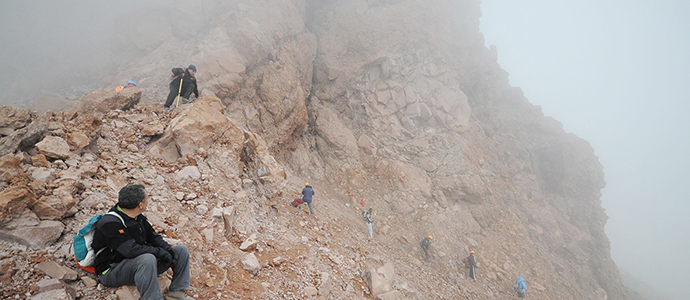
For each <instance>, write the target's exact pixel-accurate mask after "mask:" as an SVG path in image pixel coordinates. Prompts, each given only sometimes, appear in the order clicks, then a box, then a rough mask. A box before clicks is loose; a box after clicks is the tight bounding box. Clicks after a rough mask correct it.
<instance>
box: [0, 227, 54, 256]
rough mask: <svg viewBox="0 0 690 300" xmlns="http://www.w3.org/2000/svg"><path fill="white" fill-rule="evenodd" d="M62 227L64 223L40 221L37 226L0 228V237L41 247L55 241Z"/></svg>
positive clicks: (36, 247) (35, 247)
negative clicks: (11, 228)
mask: <svg viewBox="0 0 690 300" xmlns="http://www.w3.org/2000/svg"><path fill="white" fill-rule="evenodd" d="M64 229H65V225H64V224H62V222H58V221H42V222H41V223H40V224H39V225H37V226H29V227H21V228H16V229H13V230H0V238H2V239H8V240H11V241H15V242H17V243H20V244H23V245H26V246H29V247H31V248H33V249H43V248H45V247H47V246H49V245H52V244H53V243H54V242H55V241H57V239H58V238H60V235H62V231H63V230H64Z"/></svg>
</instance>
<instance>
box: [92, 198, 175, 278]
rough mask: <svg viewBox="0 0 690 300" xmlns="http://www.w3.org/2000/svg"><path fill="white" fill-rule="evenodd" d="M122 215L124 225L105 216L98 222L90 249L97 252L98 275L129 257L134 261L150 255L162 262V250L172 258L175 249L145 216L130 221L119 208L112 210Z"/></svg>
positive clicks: (111, 217)
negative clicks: (145, 254) (146, 254)
mask: <svg viewBox="0 0 690 300" xmlns="http://www.w3.org/2000/svg"><path fill="white" fill-rule="evenodd" d="M110 211H114V212H116V213H117V214H119V215H120V216H121V217H122V219H123V220H124V221H125V225H126V227H125V225H122V222H121V221H120V220H119V219H118V218H117V217H116V216H112V215H108V214H106V215H104V216H103V217H101V219H100V220H98V222H97V223H96V231H95V232H94V236H93V242H92V243H91V246H92V247H93V249H94V250H95V251H96V252H98V251H99V250H100V249H102V248H105V250H103V251H102V252H100V253H99V254H98V255H97V256H96V261H95V262H94V268H95V269H96V274H102V273H103V271H105V270H107V269H108V268H110V265H111V264H112V263H119V262H121V261H122V260H124V259H127V258H135V257H137V256H139V255H142V254H144V253H151V254H153V255H155V256H156V257H158V258H159V259H160V256H159V255H160V253H161V251H167V252H169V253H170V254H171V255H172V253H173V252H172V247H171V246H170V244H168V243H167V242H166V241H164V240H163V237H162V236H161V235H160V234H158V233H157V232H156V231H155V230H153V227H152V226H151V224H150V223H149V222H148V219H146V217H145V216H144V215H142V214H140V215H139V216H137V217H136V218H130V217H129V216H128V215H127V214H125V213H124V212H123V211H121V210H120V209H118V207H117V205H116V206H114V207H113V208H111V209H110Z"/></svg>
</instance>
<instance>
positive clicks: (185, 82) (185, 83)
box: [163, 65, 199, 110]
mask: <svg viewBox="0 0 690 300" xmlns="http://www.w3.org/2000/svg"><path fill="white" fill-rule="evenodd" d="M172 73H173V76H174V77H173V79H172V81H170V94H168V99H167V100H166V101H165V105H164V106H163V107H164V108H165V109H166V110H171V109H172V108H170V106H171V105H173V102H174V101H175V98H177V95H178V93H179V95H180V98H181V99H180V101H181V102H182V103H189V102H191V100H189V97H191V96H192V93H194V96H195V97H196V98H199V90H198V89H197V82H196V77H194V75H196V66H194V65H189V67H187V69H184V68H173V69H172ZM180 81H182V87H181V88H180Z"/></svg>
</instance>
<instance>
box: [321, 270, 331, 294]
mask: <svg viewBox="0 0 690 300" xmlns="http://www.w3.org/2000/svg"><path fill="white" fill-rule="evenodd" d="M330 293H331V275H330V274H329V273H328V272H321V283H320V284H319V295H321V296H324V297H328V295H329V294H330Z"/></svg>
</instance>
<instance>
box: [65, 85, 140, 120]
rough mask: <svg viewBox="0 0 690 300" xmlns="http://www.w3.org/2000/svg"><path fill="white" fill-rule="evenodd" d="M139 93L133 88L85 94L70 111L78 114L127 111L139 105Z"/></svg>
mask: <svg viewBox="0 0 690 300" xmlns="http://www.w3.org/2000/svg"><path fill="white" fill-rule="evenodd" d="M140 99H141V91H140V90H139V89H137V88H136V87H135V88H128V89H124V90H122V91H119V92H115V91H106V90H101V91H94V92H91V93H88V94H86V95H85V96H84V97H83V98H82V99H81V101H79V103H77V105H76V106H75V107H74V108H72V111H74V112H76V113H80V114H89V113H95V112H100V113H107V112H109V111H111V110H116V109H119V110H128V109H130V108H132V107H134V105H137V103H139V100H140Z"/></svg>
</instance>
